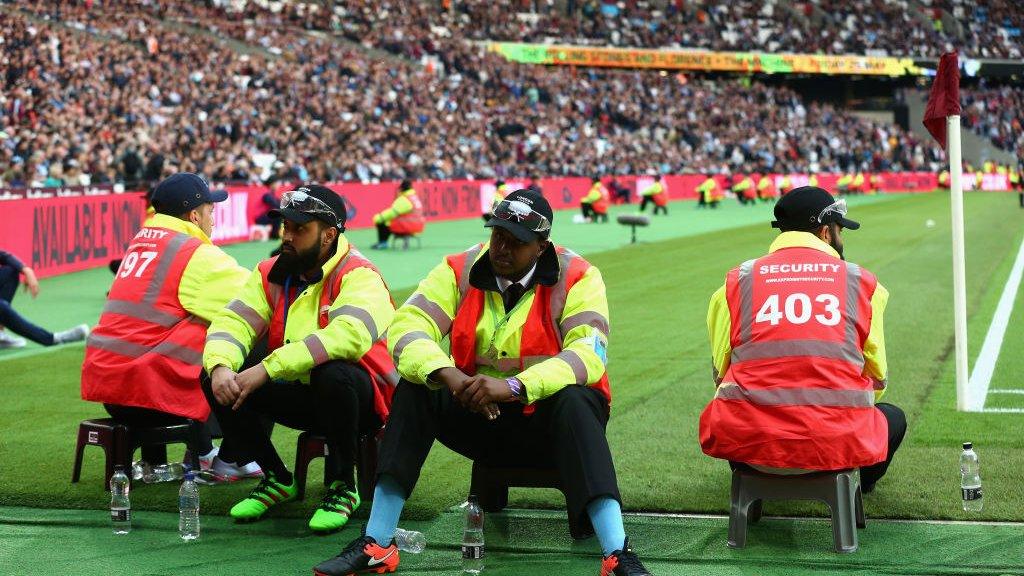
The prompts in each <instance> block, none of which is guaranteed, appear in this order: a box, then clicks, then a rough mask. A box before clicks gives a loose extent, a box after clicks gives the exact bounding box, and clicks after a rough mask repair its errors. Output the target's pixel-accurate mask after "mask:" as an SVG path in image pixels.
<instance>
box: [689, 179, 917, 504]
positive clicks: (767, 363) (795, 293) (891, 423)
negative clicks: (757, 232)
mask: <svg viewBox="0 0 1024 576" xmlns="http://www.w3.org/2000/svg"><path fill="white" fill-rule="evenodd" d="M846 213H847V208H846V200H838V201H836V200H835V199H834V198H833V197H832V196H831V195H830V194H829V193H828V192H826V191H825V190H822V189H821V188H816V187H812V186H805V187H801V188H797V189H795V190H792V191H790V192H789V193H788V194H786V195H785V196H783V197H782V199H781V200H779V202H778V203H777V204H776V205H775V221H774V222H772V227H774V228H779V229H780V230H781V231H782V233H781V234H780V235H779V236H778V238H777V239H776V240H775V242H773V243H772V246H771V248H770V250H769V254H768V255H767V256H764V257H762V258H760V259H757V260H755V261H752V262H748V263H747V264H744V265H743V266H740V267H738V268H734V269H733V270H732V271H731V272H729V273H728V275H727V276H726V281H725V285H724V286H723V287H722V288H719V289H718V291H716V292H715V293H714V295H712V297H711V304H710V308H709V311H708V331H709V333H710V335H711V351H712V366H713V372H714V380H715V384H716V385H717V387H718V388H717V392H716V394H715V398H714V399H713V400H712V401H711V403H710V404H709V405H708V406H707V407H706V408H705V410H704V412H703V414H701V418H700V443H701V447H702V448H703V449H704V452H705V453H706V454H708V455H710V456H714V457H716V458H722V459H726V460H729V461H730V463H731V464H732V465H733V466H734V467H735V466H752V467H754V468H757V469H759V470H762V471H764V472H768V473H773V474H794V473H805V472H812V471H821V470H842V469H847V468H860V472H861V482H862V488H863V490H864V492H865V493H866V492H871V491H872V490H873V489H874V487H875V483H876V482H878V480H879V479H880V478H881V477H882V476H883V475H884V474H885V472H886V470H887V469H888V467H889V464H890V463H891V462H892V458H893V455H894V454H895V453H896V449H897V448H899V445H900V442H902V440H903V435H904V434H905V433H906V429H907V421H906V417H905V416H904V414H903V411H902V410H900V409H899V408H897V407H896V406H893V405H891V404H883V403H876V402H877V400H878V399H880V398H881V397H882V395H883V394H884V393H885V390H886V384H887V380H886V378H887V364H886V357H885V339H884V337H883V325H882V315H883V314H884V312H885V305H886V303H887V301H888V298H889V293H888V291H886V289H885V288H884V287H882V285H881V284H879V283H878V282H877V280H876V279H875V277H874V275H873V274H871V273H870V272H868V271H867V270H865V269H863V268H861V267H860V266H857V265H856V264H851V263H848V262H845V261H844V258H843V241H842V231H843V230H844V229H848V230H856V229H858V228H860V224H858V223H857V222H854V221H853V220H849V219H847V218H846ZM794 270H796V272H795V273H794V272H793V271H794ZM837 287H838V288H837ZM793 302H798V303H799V304H796V305H794V304H793ZM736 327H738V328H736Z"/></svg>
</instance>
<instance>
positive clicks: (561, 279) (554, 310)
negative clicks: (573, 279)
mask: <svg viewBox="0 0 1024 576" xmlns="http://www.w3.org/2000/svg"><path fill="white" fill-rule="evenodd" d="M578 257H579V254H576V253H575V252H573V251H572V250H569V249H567V248H566V249H564V251H563V252H562V253H561V254H559V255H558V268H559V270H558V283H557V284H555V285H554V286H552V287H551V320H552V321H553V322H556V323H557V322H558V319H559V318H561V317H562V311H563V310H565V300H566V298H567V297H568V292H569V291H568V289H566V283H567V282H568V281H569V265H570V264H571V263H572V261H573V259H575V258H578ZM555 328H556V330H557V331H558V340H559V343H561V341H562V339H563V338H564V337H565V331H564V330H562V328H561V326H558V325H557V324H556V326H555Z"/></svg>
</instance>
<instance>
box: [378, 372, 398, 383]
mask: <svg viewBox="0 0 1024 576" xmlns="http://www.w3.org/2000/svg"><path fill="white" fill-rule="evenodd" d="M380 376H381V378H383V379H384V381H385V382H387V383H388V385H390V386H398V382H399V380H401V379H402V375H401V374H399V373H398V370H397V369H396V370H392V371H390V372H388V373H387V374H381V375H380Z"/></svg>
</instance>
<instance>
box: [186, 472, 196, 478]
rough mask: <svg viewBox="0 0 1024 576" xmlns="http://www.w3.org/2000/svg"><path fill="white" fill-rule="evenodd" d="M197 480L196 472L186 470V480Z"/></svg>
mask: <svg viewBox="0 0 1024 576" xmlns="http://www.w3.org/2000/svg"><path fill="white" fill-rule="evenodd" d="M195 479H196V473H195V472H193V471H191V470H186V471H185V480H195Z"/></svg>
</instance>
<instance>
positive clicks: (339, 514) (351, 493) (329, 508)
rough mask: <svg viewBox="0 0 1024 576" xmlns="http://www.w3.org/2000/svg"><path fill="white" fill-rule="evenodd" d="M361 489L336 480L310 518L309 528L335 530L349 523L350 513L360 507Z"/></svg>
mask: <svg viewBox="0 0 1024 576" xmlns="http://www.w3.org/2000/svg"><path fill="white" fill-rule="evenodd" d="M359 503H360V500H359V491H358V490H356V489H355V488H352V487H351V486H346V485H345V483H344V482H341V481H340V480H335V481H334V482H331V487H330V488H328V489H327V493H326V494H324V497H323V500H321V501H320V506H319V507H318V508H317V509H316V512H314V513H313V517H312V518H310V519H309V528H310V530H313V531H314V532H333V531H335V530H340V529H341V528H342V527H343V526H344V525H345V524H347V523H348V517H349V514H352V513H353V512H355V510H356V508H359Z"/></svg>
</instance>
